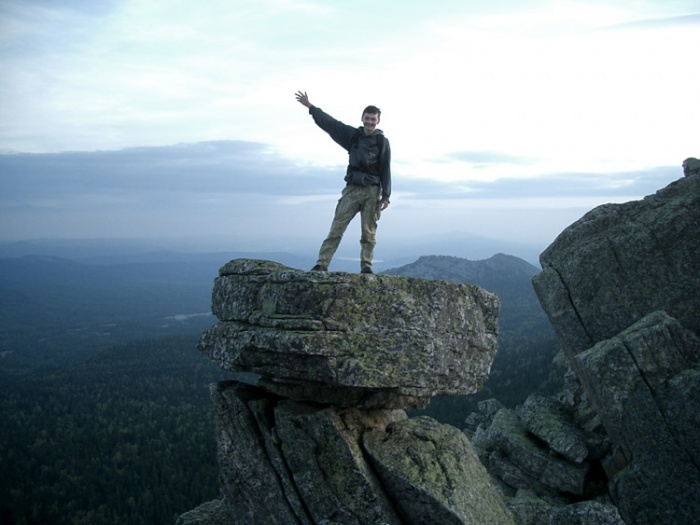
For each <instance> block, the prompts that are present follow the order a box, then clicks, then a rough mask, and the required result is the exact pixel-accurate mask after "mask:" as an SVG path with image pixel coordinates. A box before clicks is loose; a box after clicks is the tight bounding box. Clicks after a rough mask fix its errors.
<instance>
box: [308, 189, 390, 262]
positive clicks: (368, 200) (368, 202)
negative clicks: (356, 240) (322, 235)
mask: <svg viewBox="0 0 700 525" xmlns="http://www.w3.org/2000/svg"><path fill="white" fill-rule="evenodd" d="M380 193H381V190H380V188H379V186H352V185H349V186H345V188H344V189H343V193H342V194H341V196H340V199H339V200H338V205H337V206H336V207H335V216H334V217H333V222H332V223H331V230H330V232H328V237H326V240H325V241H323V244H322V245H321V249H320V250H319V252H318V261H317V262H316V264H317V265H319V266H321V267H322V268H324V269H327V268H328V265H329V264H330V262H331V259H332V258H333V254H335V251H336V250H337V249H338V245H339V244H340V240H341V239H342V238H343V233H345V229H346V228H347V227H348V224H350V221H352V219H353V218H354V217H355V215H357V213H358V212H359V213H360V220H361V231H362V235H361V237H360V247H361V250H360V266H361V268H362V269H372V258H373V257H374V245H375V244H376V234H377V221H378V220H379V215H380V213H381V212H380V208H379V205H380V202H379V197H380Z"/></svg>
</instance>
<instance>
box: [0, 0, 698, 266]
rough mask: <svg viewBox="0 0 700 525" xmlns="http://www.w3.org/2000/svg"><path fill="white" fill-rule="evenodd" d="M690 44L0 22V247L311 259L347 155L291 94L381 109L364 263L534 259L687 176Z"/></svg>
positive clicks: (333, 24) (252, 22)
mask: <svg viewBox="0 0 700 525" xmlns="http://www.w3.org/2000/svg"><path fill="white" fill-rule="evenodd" d="M699 35H700V5H699V4H698V2H697V0H665V1H661V0H648V1H644V0H585V1H584V0H571V1H554V0H552V1H549V0H541V1H540V0H532V1H523V0H517V1H515V0H493V1H490V2H482V1H480V0H436V1H434V2H423V1H410V0H409V1H407V0H385V1H382V2H376V1H366V0H355V1H353V2H349V1H341V0H337V1H332V2H331V1H326V0H324V1H322V0H250V1H247V0H229V1H224V0H202V1H199V2H192V1H189V0H101V1H99V2H95V1H92V0H0V71H2V74H1V75H0V241H13V240H20V239H36V238H102V237H121V238H126V237H138V238H144V239H148V238H154V239H155V238H161V237H167V238H182V239H186V238H199V239H205V238H206V239H212V240H213V241H216V242H217V243H218V246H223V245H226V247H227V248H229V247H230V248H234V247H235V248H236V249H256V250H257V249H265V250H294V249H306V246H307V245H308V246H314V249H315V247H316V246H317V245H318V244H319V243H320V241H321V240H322V239H323V237H324V236H325V233H326V232H327V229H328V226H329V224H330V220H331V218H332V213H333V208H334V206H335V202H336V200H337V198H338V195H339V192H340V190H341V189H342V184H343V183H342V174H343V169H344V164H345V162H346V156H345V154H344V151H343V150H342V149H340V148H339V147H338V146H337V145H335V144H334V143H333V142H332V141H331V140H330V139H329V138H328V137H327V136H326V135H325V134H324V133H323V132H322V131H321V130H320V129H319V128H317V127H316V126H315V125H314V124H313V121H312V120H311V118H310V116H309V115H308V114H307V112H306V110H305V108H303V107H302V106H301V105H299V104H298V103H297V102H296V101H295V99H294V93H295V91H297V90H299V89H301V90H305V91H306V92H308V94H309V97H310V99H311V101H312V103H314V104H315V105H317V106H319V107H321V108H323V109H324V110H325V111H327V112H329V113H330V114H332V115H333V116H335V117H336V118H338V119H340V120H342V121H344V122H346V123H348V124H352V125H360V117H361V115H360V113H361V110H362V108H363V107H365V106H366V105H368V104H375V105H377V106H379V107H380V108H381V109H382V121H381V123H380V127H381V128H382V129H383V130H384V132H385V133H386V135H387V137H388V138H389V140H390V142H391V146H392V154H393V162H392V171H393V177H394V193H393V195H392V199H391V200H392V204H391V206H390V208H389V209H388V210H387V211H386V213H385V214H384V215H383V217H382V219H381V221H380V226H379V232H378V246H377V256H378V257H382V256H383V254H382V249H385V251H386V253H388V252H389V251H391V253H392V255H393V254H394V253H399V252H401V250H405V247H406V246H413V247H414V249H417V250H420V249H421V248H420V246H423V245H425V246H428V245H429V242H431V241H435V240H436V239H448V238H449V239H456V238H459V239H463V240H464V242H465V243H469V242H470V241H469V239H472V240H473V239H475V238H476V237H482V238H489V239H494V240H496V241H497V243H498V242H501V243H503V246H504V247H506V248H504V250H501V251H505V250H507V249H508V248H510V247H511V246H513V245H514V243H519V244H521V245H523V246H525V245H527V246H529V247H531V248H533V249H535V250H540V251H541V249H543V248H545V247H546V246H547V245H548V244H549V243H550V242H551V241H552V240H553V239H554V238H555V237H556V235H557V234H558V233H559V232H560V231H561V230H562V229H563V228H565V227H566V226H567V225H568V224H570V223H571V222H573V221H574V220H576V219H578V218H579V217H581V216H582V215H583V214H584V213H586V212H587V211H589V210H590V209H592V208H593V207H595V206H597V205H599V204H603V203H609V202H625V201H629V200H632V199H639V198H642V197H643V196H644V195H648V194H650V193H653V192H654V191H656V190H657V189H659V188H661V187H663V186H665V185H667V184H668V183H670V182H671V181H673V180H676V179H677V178H679V177H681V176H682V171H681V168H680V163H681V162H682V160H683V159H684V158H686V157H690V156H695V157H700V139H699V132H698V126H697V123H698V122H700V104H699V103H698V95H697V92H698V86H700V68H698V67H697V57H698V45H699V44H698V36H699ZM358 239H359V224H352V225H351V226H350V229H349V231H348V234H347V235H346V240H345V241H344V243H343V245H342V246H341V249H342V250H347V251H348V252H352V253H354V252H355V251H358V244H357V240H358ZM422 243H426V244H422ZM346 246H347V248H345V247H346ZM301 247H303V248H301ZM454 254H455V255H466V256H469V253H468V251H466V252H465V251H464V250H462V251H456V252H455V253H454ZM516 255H517V254H516Z"/></svg>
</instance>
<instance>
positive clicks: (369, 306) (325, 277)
mask: <svg viewBox="0 0 700 525" xmlns="http://www.w3.org/2000/svg"><path fill="white" fill-rule="evenodd" d="M213 311H214V313H215V314H216V315H217V317H218V318H219V321H220V322H219V323H218V324H217V325H216V326H214V327H212V328H211V329H210V330H208V331H207V332H205V333H204V334H203V335H202V337H201V339H200V342H199V349H200V350H201V351H202V352H203V353H205V354H206V355H208V356H209V357H210V358H211V359H213V360H214V361H215V362H217V363H218V364H219V365H220V366H221V367H222V368H224V369H225V370H229V371H231V372H234V373H235V374H234V375H235V376H236V377H237V380H236V381H224V382H221V383H219V384H218V385H212V390H211V392H212V401H213V404H214V412H215V415H216V427H217V430H216V432H217V443H218V458H219V465H220V481H221V492H222V496H223V498H222V500H221V501H220V502H211V503H209V504H207V505H203V506H202V507H200V508H198V509H195V510H194V511H191V512H190V513H187V514H186V515H183V516H182V517H181V519H180V522H179V523H181V524H182V525H184V524H185V523H193V524H194V523H199V524H200V525H214V524H216V525H218V524H219V523H222V522H221V515H222V513H224V514H225V515H226V518H225V519H226V520H227V521H224V523H229V524H235V525H257V524H260V525H263V524H264V525H270V524H279V525H312V524H313V525H331V524H346V525H355V524H356V525H365V524H366V525H409V524H410V525H420V524H432V523H445V524H454V525H466V524H475V523H479V524H481V523H489V524H493V525H513V524H514V522H513V518H512V515H511V514H510V512H509V511H508V509H507V508H506V506H505V503H504V502H503V500H502V499H501V497H500V495H499V493H498V492H497V491H496V489H495V488H494V487H493V485H492V484H491V481H490V478H489V476H488V474H487V472H486V470H485V468H484V467H483V465H482V464H481V463H480V462H479V459H478V457H477V455H476V453H475V452H474V451H473V450H472V448H471V445H470V443H469V441H468V440H467V438H466V437H465V435H464V434H462V433H461V432H460V431H459V430H457V429H455V428H453V427H450V426H448V425H443V424H441V423H438V422H437V421H435V420H432V419H430V418H427V417H423V418H417V419H415V420H409V419H408V418H407V416H406V413H405V412H404V410H403V408H405V407H415V406H424V405H425V404H426V403H427V402H428V401H429V400H430V398H431V396H433V395H436V394H466V393H470V392H475V391H476V390H478V389H479V388H480V387H481V385H483V383H484V382H485V381H486V379H487V377H488V374H489V371H490V367H491V363H492V361H493V358H494V354H495V352H496V347H497V342H496V341H497V335H498V334H497V317H498V299H497V298H496V296H495V295H493V294H491V293H489V292H486V291H484V290H482V289H480V288H478V287H475V286H469V285H463V284H457V283H449V282H438V281H424V280H420V279H412V278H407V277H396V276H381V275H353V274H345V273H328V272H302V271H298V270H292V269H290V268H286V267H284V266H281V265H279V264H276V263H273V262H269V261H253V260H247V259H243V260H236V261H231V262H230V263H229V264H227V265H226V266H224V267H223V268H222V269H221V270H220V276H219V278H218V279H217V280H216V283H215V286H214V293H213ZM186 520H187V521H186ZM197 520H198V521H197Z"/></svg>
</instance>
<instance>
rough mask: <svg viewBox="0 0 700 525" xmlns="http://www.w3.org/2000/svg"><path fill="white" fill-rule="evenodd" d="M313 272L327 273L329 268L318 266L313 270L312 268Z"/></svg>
mask: <svg viewBox="0 0 700 525" xmlns="http://www.w3.org/2000/svg"><path fill="white" fill-rule="evenodd" d="M311 271H312V272H327V271H328V268H324V267H323V266H321V265H320V264H317V265H316V266H314V267H313V268H311Z"/></svg>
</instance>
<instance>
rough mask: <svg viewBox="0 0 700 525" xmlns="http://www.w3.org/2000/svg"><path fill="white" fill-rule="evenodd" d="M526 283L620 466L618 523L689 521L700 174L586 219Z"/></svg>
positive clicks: (615, 485) (698, 430) (694, 495)
mask: <svg viewBox="0 0 700 525" xmlns="http://www.w3.org/2000/svg"><path fill="white" fill-rule="evenodd" d="M540 262H541V264H542V268H543V270H542V272H541V273H540V274H538V275H537V276H535V278H534V279H533V284H534V286H535V291H536V292H537V295H538V297H539V298H540V302H541V303H542V306H543V308H544V310H545V312H546V313H547V315H548V316H549V319H550V320H551V322H552V324H553V325H554V328H555V330H556V331H557V334H558V335H559V338H560V341H561V343H562V347H563V350H564V352H565V354H566V356H567V359H568V361H569V364H570V365H571V369H572V370H573V371H574V373H575V374H576V376H577V378H578V380H579V381H580V382H581V385H582V387H583V389H584V391H585V393H586V395H587V397H588V398H589V399H590V400H591V402H592V404H593V405H594V406H595V409H596V412H597V413H598V415H599V417H600V421H601V422H602V423H603V425H604V426H605V429H606V431H607V433H608V435H609V436H610V438H611V440H612V441H613V443H614V444H615V445H616V446H617V447H619V448H620V450H621V452H622V454H621V455H622V456H623V457H622V458H620V459H619V461H616V462H615V465H614V466H615V468H614V470H611V471H610V472H609V476H610V480H609V487H610V492H611V495H612V497H613V499H614V501H615V503H616V504H617V506H618V508H619V510H620V514H621V516H622V518H623V519H624V521H625V522H626V523H635V524H637V525H647V524H648V525H651V524H655V523H674V524H677V525H680V524H683V525H685V524H687V525H690V524H694V523H696V522H697V516H700V457H699V456H698V452H697V451H698V450H700V416H699V415H698V414H700V396H699V395H698V393H699V392H700V339H699V338H698V335H699V334H700V175H697V174H695V175H691V176H688V177H685V178H683V179H679V180H677V181H675V182H673V183H671V184H670V185H668V186H667V187H666V188H663V189H661V190H659V191H658V192H656V194H654V195H650V196H648V197H646V198H644V199H643V200H639V201H633V202H628V203H625V204H608V205H604V206H600V207H598V208H596V209H594V210H592V211H591V212H589V213H587V214H586V215H585V216H584V217H582V218H581V219H580V220H579V221H577V222H576V223H574V224H573V225H571V226H570V227H569V228H567V229H566V230H565V231H564V232H562V233H561V234H560V235H559V237H558V238H557V239H556V240H555V241H554V243H552V245H551V246H549V247H548V248H547V250H545V252H544V253H542V255H541V257H540Z"/></svg>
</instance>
